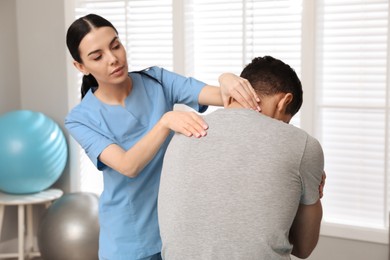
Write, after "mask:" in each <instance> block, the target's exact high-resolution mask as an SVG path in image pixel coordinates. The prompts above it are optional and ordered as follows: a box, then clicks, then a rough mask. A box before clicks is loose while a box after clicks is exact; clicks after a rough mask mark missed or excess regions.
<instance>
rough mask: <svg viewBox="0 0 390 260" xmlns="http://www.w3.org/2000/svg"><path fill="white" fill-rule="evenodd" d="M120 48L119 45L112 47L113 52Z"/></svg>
mask: <svg viewBox="0 0 390 260" xmlns="http://www.w3.org/2000/svg"><path fill="white" fill-rule="evenodd" d="M120 47H121V45H120V44H117V45H114V47H112V48H113V49H114V50H116V49H119V48H120Z"/></svg>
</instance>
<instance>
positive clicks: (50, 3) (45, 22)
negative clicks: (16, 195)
mask: <svg viewBox="0 0 390 260" xmlns="http://www.w3.org/2000/svg"><path fill="white" fill-rule="evenodd" d="M64 2H65V0H34V1H30V0H1V1H0V35H1V37H0V115H1V114H4V113H6V112H9V111H12V110H17V109H29V110H33V111H39V112H42V113H44V114H46V115H47V116H49V117H51V118H52V119H53V120H54V121H56V122H57V123H58V124H59V125H60V127H61V128H62V129H63V130H64V126H63V125H64V124H63V121H64V117H65V115H66V114H67V112H68V96H67V95H68V90H67V76H66V64H67V60H66V52H67V50H66V45H65V30H66V28H65V27H66V26H65V19H64V16H65V14H64ZM64 133H65V135H66V136H67V137H68V135H67V134H66V131H64ZM68 164H69V163H68ZM54 186H55V187H58V188H61V189H62V190H64V191H65V192H69V191H70V174H69V166H67V167H66V168H65V170H64V172H63V174H62V176H61V178H60V180H59V181H57V182H56V183H55V185H54ZM34 209H35V212H34V213H35V216H36V217H38V218H39V216H41V214H42V212H43V207H39V206H38V207H35V208H34ZM38 218H36V221H35V226H37V224H38ZM16 219H17V217H16V208H15V207H6V210H5V216H4V222H5V223H4V224H3V230H2V234H0V235H1V237H0V251H2V252H4V251H8V249H9V247H10V245H11V246H12V245H13V244H14V243H15V242H16V241H15V239H16V237H17V230H16V228H17V223H16V221H15V220H16ZM35 229H36V228H35ZM10 242H12V243H10Z"/></svg>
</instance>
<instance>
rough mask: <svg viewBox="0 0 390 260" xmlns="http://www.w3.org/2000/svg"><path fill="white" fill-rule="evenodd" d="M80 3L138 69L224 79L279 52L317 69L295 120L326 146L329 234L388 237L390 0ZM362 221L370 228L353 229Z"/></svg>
mask: <svg viewBox="0 0 390 260" xmlns="http://www.w3.org/2000/svg"><path fill="white" fill-rule="evenodd" d="M76 2H77V16H81V15H85V14H87V13H97V14H101V15H103V16H104V17H106V18H108V19H109V20H110V21H112V23H113V24H114V25H115V26H116V27H117V29H118V30H119V34H120V37H121V39H122V41H123V42H124V44H125V46H126V49H127V52H128V58H129V59H128V61H129V67H130V70H138V69H142V68H145V67H148V66H152V65H159V66H162V67H165V68H167V69H170V70H172V69H175V70H176V71H177V72H179V73H185V74H186V75H187V76H194V77H196V78H198V79H200V80H203V81H205V82H207V83H210V84H217V79H218V76H219V75H220V74H221V73H223V72H233V73H236V74H239V73H240V71H241V70H242V68H243V66H245V65H246V64H247V63H249V62H250V61H251V59H252V58H254V57H256V56H264V55H271V56H274V57H276V58H279V59H282V60H283V61H285V62H286V63H288V64H290V65H291V66H292V67H293V68H294V69H295V70H296V72H297V74H298V75H299V76H300V77H301V78H304V77H308V75H302V73H305V72H306V73H307V71H309V72H311V73H310V74H313V75H310V77H309V78H310V79H313V82H310V81H309V82H306V84H304V86H303V88H304V92H305V93H310V95H309V96H307V97H306V99H305V100H304V103H305V104H307V103H310V104H313V105H312V106H310V107H312V110H309V112H308V113H307V111H306V112H305V113H303V114H300V115H298V116H296V117H294V118H295V119H294V120H293V122H292V123H293V124H294V125H297V126H300V125H304V126H308V125H309V126H310V127H309V128H310V129H309V130H310V133H311V134H314V135H315V136H316V137H317V138H318V139H319V140H320V142H321V144H322V146H323V148H324V152H325V169H326V173H327V176H328V178H327V183H326V186H325V196H324V198H323V199H322V202H323V207H324V221H323V224H324V225H323V226H325V227H326V226H327V225H328V224H329V225H333V224H334V225H336V226H332V227H333V228H323V229H322V232H323V233H325V234H327V235H337V236H342V237H347V238H348V237H349V238H355V239H362V240H364V239H367V240H371V241H377V242H383V243H384V242H386V241H387V233H385V235H381V236H380V237H379V238H378V237H377V236H376V235H375V234H376V233H375V232H374V230H382V231H383V230H387V227H388V221H387V219H388V210H389V206H390V201H389V195H390V194H389V190H390V181H389V179H390V178H389V176H388V175H389V172H390V166H389V163H388V162H389V159H390V155H389V151H390V142H389V137H390V129H389V122H390V113H389V112H390V105H389V98H390V94H389V91H390V87H389V84H388V82H389V78H388V76H387V75H388V73H387V72H388V71H389V66H388V61H389V52H388V49H389V44H388V38H389V36H388V32H389V13H388V9H389V6H388V2H389V1H388V0H318V1H315V2H312V1H309V0H308V1H303V0H261V1H258V0H225V1H222V0H212V1H206V0H169V1H166V0H155V1H149V0H127V1H109V0H106V1H99V0H95V1H92V0H76ZM304 10H306V11H305V12H304ZM308 14H309V15H308ZM173 21H175V23H174V22H173ZM178 28H179V29H178ZM183 49H184V50H183ZM307 64H310V66H311V65H312V67H313V68H312V69H309V70H308V69H307V68H308V65H307ZM304 67H305V68H306V69H305V70H304ZM307 83H309V84H307ZM77 91H78V90H77ZM301 123H302V124H301ZM312 126H313V127H312ZM81 161H82V170H81V171H82V173H81V176H82V177H83V176H87V177H83V178H84V181H82V185H81V186H82V187H81V189H82V190H91V191H93V190H95V191H96V190H98V191H99V189H101V186H99V185H96V184H95V183H94V181H95V180H97V179H98V178H97V176H101V174H99V173H98V174H96V172H94V170H91V169H93V166H92V167H86V166H84V165H89V164H90V162H89V160H88V158H86V156H84V157H83V158H82V159H81ZM334 227H336V228H334ZM346 227H347V229H345V228H346ZM355 227H356V230H364V232H365V233H364V232H363V233H359V232H357V235H356V236H355V235H353V234H352V233H353V232H350V231H345V230H352V229H353V228H355ZM348 228H352V229H348ZM343 230H344V231H343ZM351 234H352V235H351ZM372 234H374V235H372ZM381 234H382V233H381Z"/></svg>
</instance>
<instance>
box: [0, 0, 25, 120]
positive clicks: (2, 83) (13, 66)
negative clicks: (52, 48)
mask: <svg viewBox="0 0 390 260" xmlns="http://www.w3.org/2000/svg"><path fill="white" fill-rule="evenodd" d="M15 13H16V2H15V1H13V0H4V1H0V35H1V37H0V115H1V114H4V113H6V112H9V111H11V110H14V109H18V108H19V107H20V84H19V67H18V64H19V63H18V49H17V48H16V46H17V43H18V41H17V30H16V16H15Z"/></svg>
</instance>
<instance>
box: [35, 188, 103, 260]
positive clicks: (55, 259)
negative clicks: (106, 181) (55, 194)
mask: <svg viewBox="0 0 390 260" xmlns="http://www.w3.org/2000/svg"><path fill="white" fill-rule="evenodd" d="M98 200H99V199H98V196H97V195H95V194H94V193H88V192H75V193H68V194H65V195H64V196H62V197H61V198H59V199H58V200H56V201H55V202H54V203H53V204H52V205H51V206H50V207H49V208H48V209H47V210H46V212H45V213H44V215H43V217H42V219H41V221H40V224H39V229H38V235H37V237H38V247H39V250H40V252H41V256H42V259H44V260H97V259H98V247H99V220H98Z"/></svg>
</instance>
